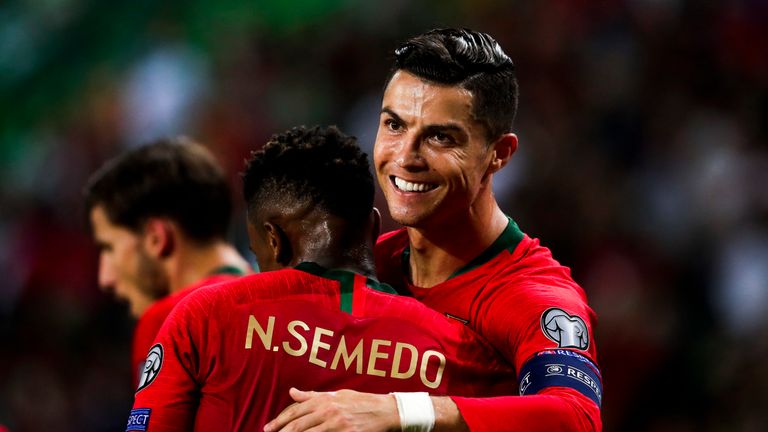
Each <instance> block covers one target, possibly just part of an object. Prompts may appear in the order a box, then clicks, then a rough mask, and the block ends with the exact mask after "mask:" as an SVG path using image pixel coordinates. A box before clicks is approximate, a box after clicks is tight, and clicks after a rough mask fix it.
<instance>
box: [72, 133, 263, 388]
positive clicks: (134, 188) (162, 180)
mask: <svg viewBox="0 0 768 432" xmlns="http://www.w3.org/2000/svg"><path fill="white" fill-rule="evenodd" d="M84 194H85V203H86V210H87V212H88V218H89V223H90V227H91V232H92V234H93V237H94V239H95V241H96V244H97V246H98V248H99V276H98V279H99V280H98V282H99V286H100V287H101V288H102V289H105V290H108V291H111V292H112V293H113V294H114V295H115V297H117V298H118V299H120V300H123V301H126V302H127V303H128V306H129V308H130V313H131V315H132V316H133V317H135V318H137V319H138V322H137V324H136V328H135V330H134V335H133V344H132V353H131V365H132V366H133V371H134V372H133V377H134V385H135V386H136V385H138V382H139V381H140V379H141V376H142V375H143V374H145V371H144V360H145V358H146V356H147V352H148V351H149V347H150V345H151V344H152V341H153V340H154V338H155V336H156V335H157V331H158V330H159V329H160V326H161V325H162V323H163V321H164V320H165V318H166V317H167V316H168V313H169V312H170V311H171V309H173V307H174V305H176V303H178V301H179V300H180V299H181V298H182V297H184V296H185V295H187V294H188V293H189V292H191V291H193V290H194V289H196V288H198V287H200V286H203V285H207V284H210V283H216V282H220V281H223V280H227V279H230V278H233V277H235V276H239V275H243V274H245V273H246V272H248V271H249V270H248V269H249V265H248V263H247V262H246V261H245V260H244V259H243V258H242V257H241V256H240V255H239V254H238V253H237V251H236V250H235V248H234V247H232V246H231V245H230V244H229V243H227V241H226V240H225V238H226V235H227V228H228V225H229V221H230V216H231V212H232V209H231V208H232V197H231V195H230V190H229V187H228V186H227V182H226V179H225V177H224V173H223V171H222V169H221V168H220V167H219V165H218V164H217V162H216V160H215V159H214V157H213V156H212V155H211V154H210V152H208V150H206V149H205V148H204V147H203V146H202V145H200V144H197V143H195V142H192V141H190V140H188V139H185V138H176V139H167V140H159V141H156V142H153V143H151V144H148V145H145V146H142V147H139V148H136V149H132V150H129V151H128V152H126V153H124V154H122V155H120V156H118V157H116V158H115V159H112V160H110V161H109V162H107V163H106V164H104V165H103V166H102V167H101V168H100V169H99V170H97V171H96V172H95V173H94V174H93V175H92V176H91V178H90V179H89V181H88V183H87V185H86V187H85V191H84ZM134 388H136V387H134Z"/></svg>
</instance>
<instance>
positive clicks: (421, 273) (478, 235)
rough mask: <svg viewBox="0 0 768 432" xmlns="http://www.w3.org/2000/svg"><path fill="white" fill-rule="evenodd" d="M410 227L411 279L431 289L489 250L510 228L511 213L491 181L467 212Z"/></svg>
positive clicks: (414, 282)
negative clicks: (498, 199) (506, 211)
mask: <svg viewBox="0 0 768 432" xmlns="http://www.w3.org/2000/svg"><path fill="white" fill-rule="evenodd" d="M434 219H435V218H434V217H433V218H431V220H430V221H428V222H426V223H423V224H420V226H419V227H408V228H407V230H408V238H409V241H410V249H411V252H410V262H409V264H410V276H411V282H412V283H413V284H414V285H416V286H419V287H423V288H431V287H433V286H435V285H437V284H440V283H442V282H445V281H446V280H448V278H450V276H451V275H452V274H453V273H455V272H456V271H457V270H459V269H461V268H462V267H463V266H465V265H467V264H468V263H469V262H470V261H472V260H473V259H474V258H475V257H477V256H478V255H480V254H481V253H482V252H483V251H485V250H486V249H487V248H488V247H489V246H490V245H491V244H493V242H494V241H496V239H497V238H498V237H499V236H500V235H501V233H502V232H503V231H504V229H505V228H506V227H507V223H508V220H507V216H506V215H505V214H504V212H503V211H502V210H501V209H500V208H499V206H498V204H497V202H496V199H495V198H494V197H493V193H492V191H491V188H490V181H489V182H488V184H487V185H486V186H485V187H484V188H483V189H482V190H481V191H480V194H479V195H478V198H477V199H476V200H475V201H474V202H473V203H472V205H471V206H470V207H469V208H468V209H467V210H466V211H464V212H456V213H453V214H451V215H450V216H449V217H444V218H442V219H441V220H434Z"/></svg>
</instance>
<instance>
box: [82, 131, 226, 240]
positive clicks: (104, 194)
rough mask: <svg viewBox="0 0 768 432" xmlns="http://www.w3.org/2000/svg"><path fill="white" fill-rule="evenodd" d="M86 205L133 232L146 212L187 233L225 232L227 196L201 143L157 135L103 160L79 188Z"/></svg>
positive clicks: (201, 236)
mask: <svg viewBox="0 0 768 432" xmlns="http://www.w3.org/2000/svg"><path fill="white" fill-rule="evenodd" d="M84 195H85V204H86V210H87V211H88V212H90V211H91V210H92V209H93V208H94V207H96V206H101V207H103V208H104V211H105V213H106V214H107V217H108V218H109V220H110V221H111V222H112V223H114V224H116V225H120V226H123V227H126V228H128V229H130V230H132V231H134V232H138V231H140V230H141V229H142V227H143V224H144V223H145V222H146V221H147V219H148V218H151V217H167V218H169V219H171V220H173V221H175V222H176V223H178V224H179V226H180V228H181V229H182V230H183V232H184V233H185V234H186V235H187V236H189V237H190V238H191V239H193V240H196V241H199V242H207V241H211V240H215V239H217V238H224V237H226V235H227V229H228V227H229V222H230V218H231V216H232V196H231V192H230V189H229V186H228V184H227V180H226V177H225V176H224V172H223V170H222V169H221V167H220V166H219V164H218V163H217V162H216V159H215V158H214V157H213V155H212V154H211V153H210V152H209V151H208V150H207V149H206V148H205V147H203V146H202V145H200V144H197V143H195V142H194V141H192V140H190V139H188V138H184V137H177V138H166V139H160V140H157V141H154V142H151V143H149V144H146V145H143V146H141V147H138V148H135V149H131V150H129V151H127V152H125V153H123V154H121V155H119V156H117V157H116V158H114V159H112V160H110V161H108V162H107V163H105V164H104V165H103V166H102V167H101V168H99V169H98V170H97V171H96V172H95V173H94V174H93V175H92V176H91V178H90V179H89V180H88V183H87V184H86V186H85V189H84Z"/></svg>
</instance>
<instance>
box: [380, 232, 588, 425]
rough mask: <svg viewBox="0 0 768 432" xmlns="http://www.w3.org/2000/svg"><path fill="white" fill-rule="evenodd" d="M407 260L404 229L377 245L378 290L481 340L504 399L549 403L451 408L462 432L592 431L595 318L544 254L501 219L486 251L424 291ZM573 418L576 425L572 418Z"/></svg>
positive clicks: (566, 273) (464, 403)
mask: <svg viewBox="0 0 768 432" xmlns="http://www.w3.org/2000/svg"><path fill="white" fill-rule="evenodd" d="M408 254H409V242H408V234H407V231H406V230H405V229H401V230H397V231H392V232H389V233H387V234H384V235H382V236H381V237H380V238H379V241H378V243H377V245H376V266H377V269H378V276H379V278H380V280H382V281H384V282H386V283H389V284H391V285H393V286H394V287H396V288H397V290H398V291H400V292H401V293H408V294H410V295H413V296H414V297H415V298H417V299H419V300H420V301H422V302H424V303H425V304H426V305H428V306H429V307H431V308H433V309H435V310H437V311H439V312H442V313H444V314H445V315H446V316H448V317H451V318H454V319H455V320H458V321H461V322H463V323H465V324H466V325H468V326H469V327H471V328H472V329H474V330H475V331H477V332H478V333H479V334H481V335H482V336H484V337H485V338H486V339H487V340H488V341H489V342H490V343H491V344H492V345H493V346H494V347H496V349H498V350H499V351H500V352H501V353H502V354H503V355H504V357H505V358H506V359H507V360H508V361H509V362H511V363H512V364H513V365H514V367H515V370H516V371H517V373H518V381H519V387H518V392H517V393H510V394H520V395H532V394H539V395H552V396H547V397H539V398H538V399H535V398H533V399H532V398H529V397H525V398H520V397H512V398H509V397H508V398H500V399H487V400H482V399H479V400H469V399H463V398H454V401H455V402H456V403H457V406H458V407H459V409H460V411H461V412H462V415H463V417H464V419H465V421H467V423H468V425H469V426H470V429H471V430H473V431H481V430H500V429H499V425H510V426H509V427H512V428H520V429H516V430H546V429H547V428H549V427H554V428H559V427H564V426H565V427H567V428H568V430H599V429H600V428H601V424H600V418H599V416H600V414H599V408H598V405H599V404H600V402H601V399H602V387H601V386H602V384H601V377H600V373H599V371H598V369H597V366H596V363H595V360H596V349H595V342H594V340H593V335H594V332H593V325H594V322H595V320H596V317H595V313H594V312H593V311H592V309H591V308H590V307H589V306H588V305H587V299H586V296H585V294H584V291H583V290H582V288H581V287H579V286H578V284H576V282H574V281H573V279H572V278H571V275H570V270H569V269H568V268H567V267H564V266H562V265H560V264H559V263H558V262H557V261H555V260H554V258H552V254H551V253H550V251H549V249H547V248H545V247H543V246H541V245H540V244H539V241H538V240H536V239H531V238H530V237H528V236H527V235H525V234H523V233H522V232H521V231H520V230H519V228H518V227H517V224H515V223H514V222H513V221H512V220H511V219H510V221H509V224H508V225H507V228H506V229H505V231H504V232H503V233H502V234H501V236H499V238H498V239H497V240H496V241H495V242H494V243H493V244H492V245H491V246H490V247H489V248H488V249H487V250H486V251H484V252H483V253H482V254H480V255H479V256H478V257H477V258H476V259H474V260H473V261H471V262H470V263H469V264H467V265H466V266H464V267H463V268H461V269H459V270H458V271H457V272H456V273H454V274H453V275H452V276H451V277H450V278H449V279H448V280H447V281H445V282H443V283H440V284H438V285H435V286H433V287H431V288H421V287H417V286H414V285H413V284H411V283H410V279H409V277H408V274H407V272H408ZM558 397H560V398H561V399H558ZM590 399H591V400H592V402H590ZM563 400H568V401H570V402H569V403H572V404H573V406H571V407H569V406H568V404H563V403H562V401H563ZM576 412H581V413H583V414H585V415H583V416H575V417H574V414H575V413H576ZM529 421H530V422H529ZM577 425H578V426H577Z"/></svg>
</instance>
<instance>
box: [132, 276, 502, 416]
mask: <svg viewBox="0 0 768 432" xmlns="http://www.w3.org/2000/svg"><path fill="white" fill-rule="evenodd" d="M378 289H380V287H379V286H378V284H377V283H376V282H375V281H372V280H371V279H366V278H365V277H364V276H361V275H358V274H355V273H352V272H348V271H343V270H326V269H323V268H321V267H319V266H317V265H314V264H311V263H303V264H301V265H300V266H298V267H297V269H289V270H283V271H277V272H270V273H263V274H260V275H253V276H248V277H244V278H240V279H238V280H236V281H232V282H229V283H226V284H222V285H218V286H214V287H209V288H204V289H201V290H198V291H197V292H195V293H193V294H191V295H190V296H189V297H188V298H187V299H185V300H184V302H183V303H182V304H181V305H180V307H179V308H177V310H176V311H174V313H173V314H172V319H169V321H171V323H170V325H166V327H164V328H163V331H161V336H160V338H159V342H160V343H161V344H167V343H173V345H174V346H173V352H171V351H172V350H171V349H170V348H169V347H165V350H166V352H165V357H166V358H165V359H164V364H163V365H162V368H166V369H167V371H166V370H163V369H161V370H160V371H159V372H158V374H157V378H156V381H155V382H154V383H152V384H150V385H149V386H147V387H145V388H144V389H142V390H141V391H139V392H138V393H137V398H136V405H135V408H143V407H144V406H145V405H146V407H147V408H152V413H151V416H152V417H153V419H152V421H153V422H159V423H163V424H168V422H169V421H170V418H168V419H166V418H160V417H165V412H164V409H165V408H164V407H163V406H162V405H164V404H168V406H169V407H170V411H171V412H172V411H173V410H174V407H173V406H172V405H173V403H172V402H171V403H167V402H166V401H167V400H169V399H170V400H171V401H173V399H174V397H173V395H168V394H165V395H164V394H163V391H164V390H166V389H167V390H173V389H170V388H168V387H167V386H171V385H172V381H173V380H175V379H178V378H179V377H182V375H183V374H189V376H190V378H191V381H192V382H193V383H194V385H193V386H191V387H190V388H189V389H187V393H188V394H194V393H196V392H199V393H198V394H199V402H195V401H191V402H189V404H195V403H199V405H197V413H196V419H195V424H196V427H195V428H196V429H197V430H213V429H216V430H255V429H256V428H261V427H262V426H263V425H264V424H265V423H266V422H267V421H269V420H270V419H272V418H274V416H276V415H277V414H278V413H279V412H280V411H281V410H282V409H284V408H285V407H286V406H288V405H290V403H291V402H292V401H291V400H290V397H289V395H288V389H289V388H290V387H299V388H306V389H312V390H318V391H329V390H336V389H341V388H350V389H355V390H361V391H368V392H390V391H428V392H430V393H433V394H449V393H450V394H452V395H468V396H470V395H496V394H499V395H501V394H509V393H510V392H511V391H514V390H513V389H514V388H515V380H514V373H513V371H512V370H511V368H510V367H509V366H507V364H505V363H503V362H502V361H501V360H500V359H499V358H498V357H496V354H495V351H494V350H493V349H492V348H490V347H489V345H488V344H487V343H486V342H484V341H483V340H481V339H479V338H478V337H477V336H476V335H475V334H474V333H472V332H471V331H470V330H468V329H467V328H466V327H465V326H463V325H462V324H461V323H459V322H455V321H453V320H450V319H447V318H445V317H443V316H442V315H440V314H438V313H436V312H433V311H431V310H430V309H428V308H426V307H425V306H423V305H421V304H420V303H418V302H417V301H415V300H413V299H409V298H405V297H399V296H396V295H392V294H388V293H385V292H382V291H379V290H378ZM164 374H165V375H166V376H165V377H164V376H163V375H164ZM179 374H181V375H179ZM182 378H183V377H182ZM182 381H183V380H182ZM153 387H154V388H153ZM156 389H157V390H156ZM145 392H146V395H144V394H143V393H145ZM190 392H191V393H190ZM169 396H170V397H169ZM161 398H164V399H165V400H161ZM181 399H183V397H182V398H181ZM179 402H181V405H179V406H178V407H177V408H179V407H181V408H183V406H184V404H186V402H182V401H181V400H179ZM142 403H143V404H144V405H142ZM189 407H190V409H191V410H192V411H194V408H193V407H192V405H189ZM182 423H183V422H182ZM153 427H154V426H153Z"/></svg>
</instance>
